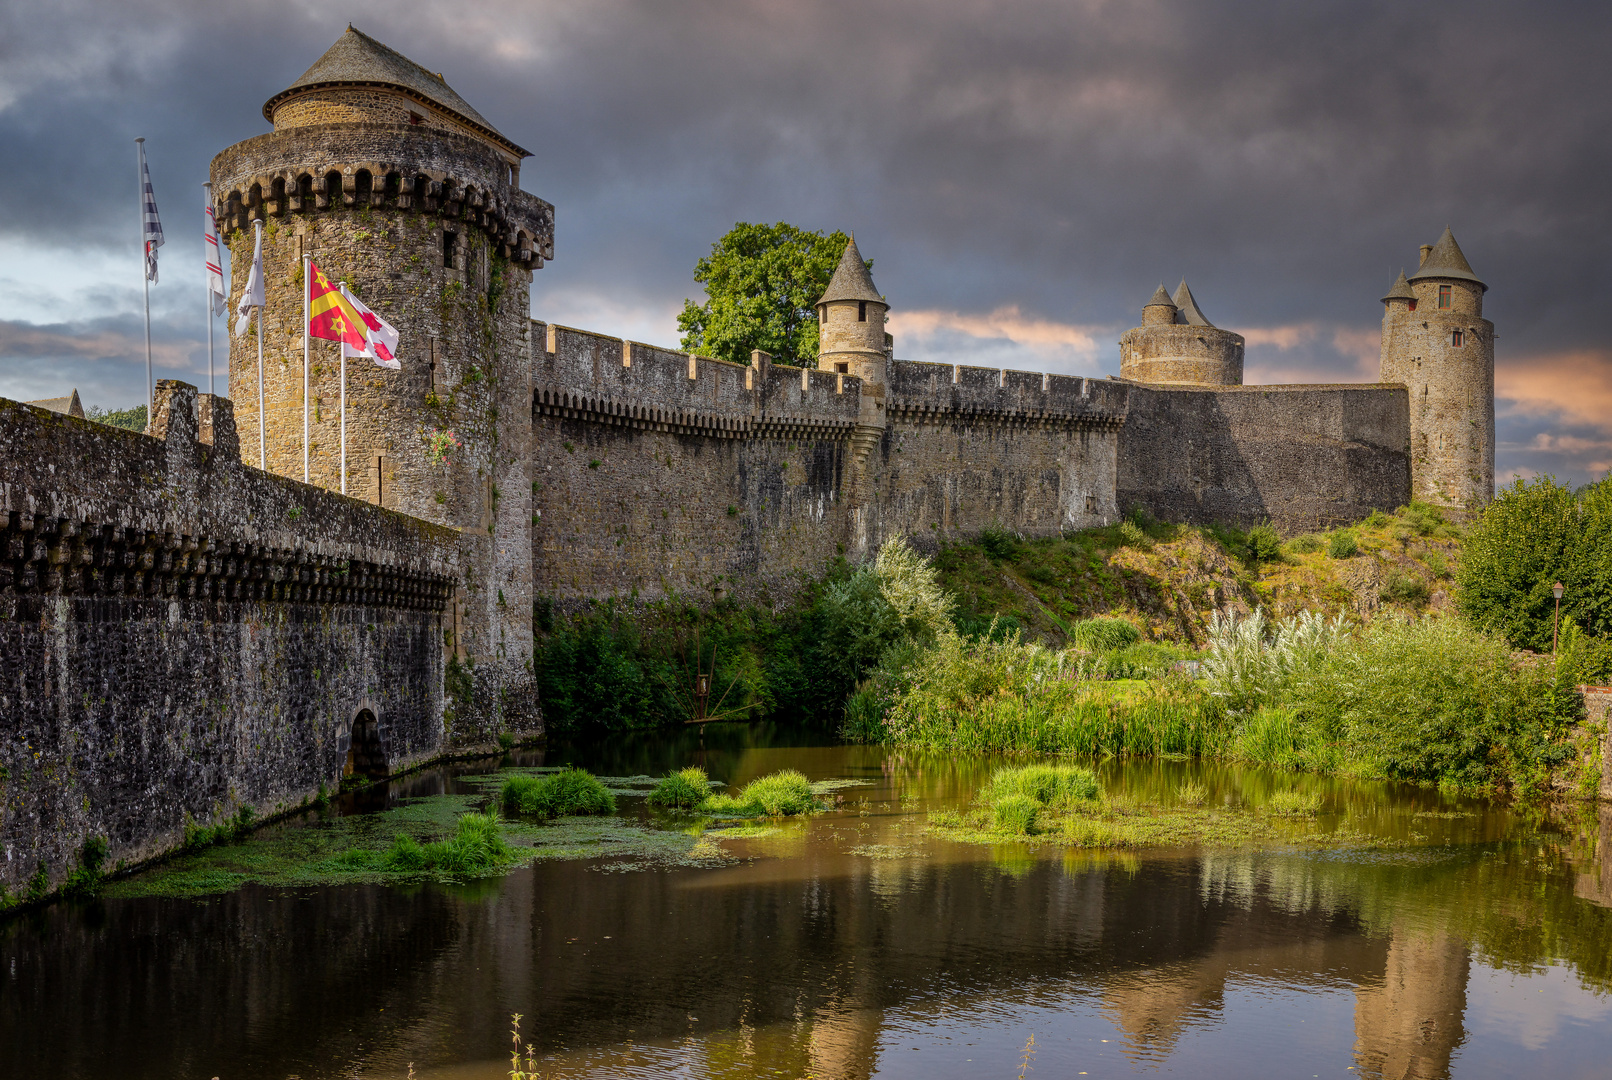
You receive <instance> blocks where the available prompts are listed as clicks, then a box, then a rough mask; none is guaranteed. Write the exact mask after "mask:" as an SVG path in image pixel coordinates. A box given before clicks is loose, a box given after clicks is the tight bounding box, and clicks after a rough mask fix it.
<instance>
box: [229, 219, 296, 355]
mask: <svg viewBox="0 0 1612 1080" xmlns="http://www.w3.org/2000/svg"><path fill="white" fill-rule="evenodd" d="M304 287H306V283H304ZM262 306H263V231H262V230H261V229H259V230H258V234H257V244H256V246H255V247H254V249H253V251H252V272H251V273H250V274H248V275H247V277H246V288H245V289H243V290H242V291H241V302H240V303H238V304H236V305H235V313H236V314H237V315H239V316H240V318H238V319H236V320H235V332H236V333H237V334H244V333H246V326H247V323H248V322H250V321H251V318H252V309H253V308H260V307H262Z"/></svg>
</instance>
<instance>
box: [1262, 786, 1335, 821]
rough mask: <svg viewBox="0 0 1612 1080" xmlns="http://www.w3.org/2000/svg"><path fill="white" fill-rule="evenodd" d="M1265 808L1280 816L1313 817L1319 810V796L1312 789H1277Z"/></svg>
mask: <svg viewBox="0 0 1612 1080" xmlns="http://www.w3.org/2000/svg"><path fill="white" fill-rule="evenodd" d="M1265 809H1266V810H1268V811H1270V812H1271V813H1273V814H1278V815H1281V816H1282V817H1314V816H1315V815H1316V814H1318V813H1320V812H1321V796H1320V794H1319V793H1318V792H1314V791H1278V792H1275V793H1274V794H1272V795H1271V797H1270V801H1269V802H1267V803H1266V804H1265Z"/></svg>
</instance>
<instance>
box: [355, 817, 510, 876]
mask: <svg viewBox="0 0 1612 1080" xmlns="http://www.w3.org/2000/svg"><path fill="white" fill-rule="evenodd" d="M514 861H515V855H514V852H512V851H511V850H510V848H509V844H508V843H507V842H506V841H505V840H504V834H503V832H502V831H501V830H500V829H499V825H498V815H496V814H475V813H471V814H462V815H460V817H459V822H458V825H457V826H456V829H455V833H454V835H453V836H452V837H451V838H450V839H447V840H443V841H440V842H437V843H431V844H421V843H420V842H419V841H417V840H415V839H414V838H413V837H412V836H409V835H408V834H406V833H405V834H404V835H402V836H399V837H398V838H397V839H396V840H394V841H393V842H392V846H391V847H390V848H389V849H387V851H386V852H385V854H384V855H383V856H382V857H381V864H382V867H383V868H384V869H386V870H391V871H395V872H401V873H436V874H445V875H448V876H451V877H486V876H488V875H490V874H496V873H498V872H499V871H500V870H503V869H504V868H505V867H506V866H508V865H509V864H510V863H512V862H514Z"/></svg>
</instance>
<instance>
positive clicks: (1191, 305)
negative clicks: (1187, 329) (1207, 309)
mask: <svg viewBox="0 0 1612 1080" xmlns="http://www.w3.org/2000/svg"><path fill="white" fill-rule="evenodd" d="M1175 307H1176V316H1175V321H1176V322H1178V323H1184V324H1185V325H1187V326H1207V327H1209V328H1210V329H1213V328H1214V325H1215V324H1214V323H1212V322H1210V321H1209V320H1208V319H1206V318H1204V314H1203V312H1201V311H1199V310H1198V301H1197V300H1195V299H1193V296H1192V290H1191V289H1189V288H1187V279H1186V278H1182V279H1181V284H1180V285H1177V286H1176V289H1175Z"/></svg>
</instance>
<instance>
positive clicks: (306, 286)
mask: <svg viewBox="0 0 1612 1080" xmlns="http://www.w3.org/2000/svg"><path fill="white" fill-rule="evenodd" d="M309 262H310V257H309V256H308V255H307V254H304V255H303V256H302V482H303V483H304V484H306V483H307V482H308V294H309V293H311V292H312V291H313V282H311V281H309V280H308V263H309Z"/></svg>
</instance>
